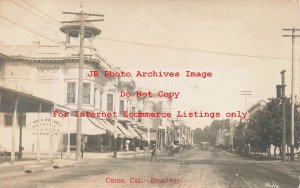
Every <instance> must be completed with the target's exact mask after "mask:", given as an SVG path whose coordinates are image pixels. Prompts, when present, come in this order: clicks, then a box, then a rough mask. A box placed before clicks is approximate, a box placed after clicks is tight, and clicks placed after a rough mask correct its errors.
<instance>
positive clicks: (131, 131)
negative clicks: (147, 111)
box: [127, 125, 141, 138]
mask: <svg viewBox="0 0 300 188" xmlns="http://www.w3.org/2000/svg"><path fill="white" fill-rule="evenodd" d="M127 127H128V131H129V132H130V133H131V134H132V135H133V137H136V138H141V137H140V135H139V134H138V133H137V132H135V130H134V129H133V128H132V127H131V126H130V125H127Z"/></svg>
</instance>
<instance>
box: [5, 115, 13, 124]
mask: <svg viewBox="0 0 300 188" xmlns="http://www.w3.org/2000/svg"><path fill="white" fill-rule="evenodd" d="M12 121H13V116H12V114H4V125H5V126H12Z"/></svg>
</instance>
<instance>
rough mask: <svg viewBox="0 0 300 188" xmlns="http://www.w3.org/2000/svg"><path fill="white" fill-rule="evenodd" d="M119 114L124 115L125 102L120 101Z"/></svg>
mask: <svg viewBox="0 0 300 188" xmlns="http://www.w3.org/2000/svg"><path fill="white" fill-rule="evenodd" d="M119 109H120V110H119V114H120V115H122V114H123V113H124V100H120V108H119Z"/></svg>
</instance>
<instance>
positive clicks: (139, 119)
mask: <svg viewBox="0 0 300 188" xmlns="http://www.w3.org/2000/svg"><path fill="white" fill-rule="evenodd" d="M138 112H139V113H141V112H142V110H138ZM138 122H142V117H140V116H139V117H138Z"/></svg>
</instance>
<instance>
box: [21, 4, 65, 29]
mask: <svg viewBox="0 0 300 188" xmlns="http://www.w3.org/2000/svg"><path fill="white" fill-rule="evenodd" d="M21 1H22V2H23V3H25V4H26V5H28V6H30V7H31V8H32V9H34V10H36V11H38V12H39V13H41V14H43V15H44V16H46V17H48V18H49V19H51V20H53V21H55V22H57V23H60V21H59V20H57V19H55V18H53V17H52V16H50V15H48V14H46V13H45V12H43V11H41V10H39V9H38V8H36V7H34V6H32V5H31V4H30V3H28V2H26V1H24V0H21Z"/></svg>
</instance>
